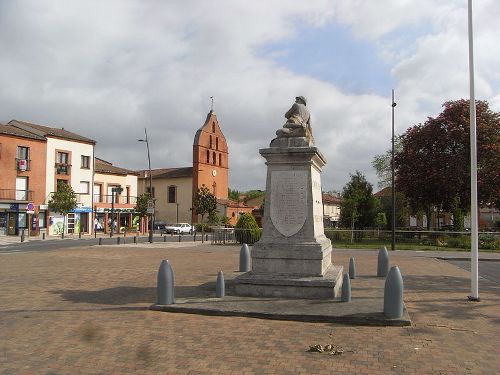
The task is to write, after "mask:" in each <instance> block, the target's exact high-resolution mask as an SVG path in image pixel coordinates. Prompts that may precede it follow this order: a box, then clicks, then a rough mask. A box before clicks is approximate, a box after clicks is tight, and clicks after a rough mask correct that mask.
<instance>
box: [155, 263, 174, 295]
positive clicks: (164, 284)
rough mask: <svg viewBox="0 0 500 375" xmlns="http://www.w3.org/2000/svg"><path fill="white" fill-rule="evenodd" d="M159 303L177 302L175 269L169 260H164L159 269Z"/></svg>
mask: <svg viewBox="0 0 500 375" xmlns="http://www.w3.org/2000/svg"><path fill="white" fill-rule="evenodd" d="M156 295H157V301H156V303H157V304H158V305H171V304H173V303H175V296H174V271H173V270H172V267H171V266H170V263H169V262H168V260H162V261H161V264H160V269H159V270H158V283H157V288H156Z"/></svg>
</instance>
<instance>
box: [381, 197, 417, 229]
mask: <svg viewBox="0 0 500 375" xmlns="http://www.w3.org/2000/svg"><path fill="white" fill-rule="evenodd" d="M389 190H390V189H389ZM384 192H385V191H384ZM378 200H379V209H380V211H381V212H383V213H384V214H385V217H386V218H387V224H386V227H385V228H386V229H388V230H389V229H392V194H384V195H382V196H381V197H379V198H378ZM409 215H410V210H409V209H408V200H407V199H406V197H405V195H404V194H403V193H400V192H396V228H401V227H404V226H405V225H406V220H407V219H408V216H409Z"/></svg>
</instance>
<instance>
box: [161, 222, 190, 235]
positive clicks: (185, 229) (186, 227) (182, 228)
mask: <svg viewBox="0 0 500 375" xmlns="http://www.w3.org/2000/svg"><path fill="white" fill-rule="evenodd" d="M164 232H165V233H174V234H192V233H193V227H192V226H191V225H190V224H188V223H176V224H171V225H167V226H166V227H165V230H164Z"/></svg>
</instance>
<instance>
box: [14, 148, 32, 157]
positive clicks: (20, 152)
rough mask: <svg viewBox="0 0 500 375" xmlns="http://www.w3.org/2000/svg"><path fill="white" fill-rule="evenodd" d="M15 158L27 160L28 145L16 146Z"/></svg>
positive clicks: (28, 154) (28, 153) (28, 155)
mask: <svg viewBox="0 0 500 375" xmlns="http://www.w3.org/2000/svg"><path fill="white" fill-rule="evenodd" d="M17 158H18V159H25V160H28V159H29V158H30V149H29V147H24V146H19V147H17Z"/></svg>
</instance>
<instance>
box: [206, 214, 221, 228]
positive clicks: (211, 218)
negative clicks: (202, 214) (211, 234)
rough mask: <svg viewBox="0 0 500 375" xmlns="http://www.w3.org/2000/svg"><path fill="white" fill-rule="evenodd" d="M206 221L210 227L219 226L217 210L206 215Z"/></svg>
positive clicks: (219, 219) (219, 218)
mask: <svg viewBox="0 0 500 375" xmlns="http://www.w3.org/2000/svg"><path fill="white" fill-rule="evenodd" d="M207 221H208V223H209V224H211V225H220V223H221V217H220V215H219V213H218V211H217V210H214V211H211V212H209V213H208V217H207Z"/></svg>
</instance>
